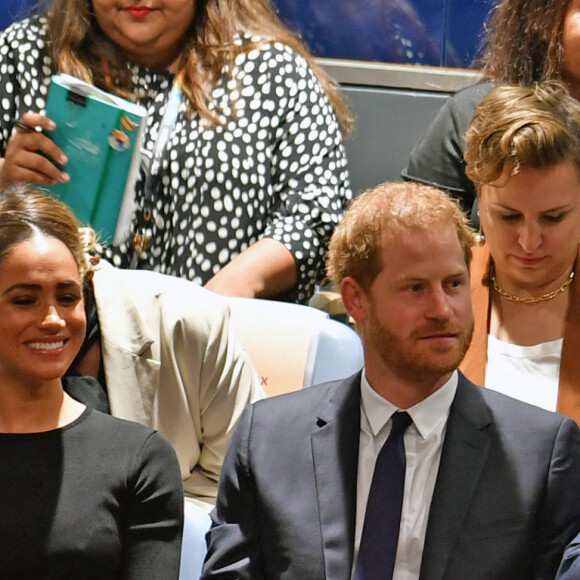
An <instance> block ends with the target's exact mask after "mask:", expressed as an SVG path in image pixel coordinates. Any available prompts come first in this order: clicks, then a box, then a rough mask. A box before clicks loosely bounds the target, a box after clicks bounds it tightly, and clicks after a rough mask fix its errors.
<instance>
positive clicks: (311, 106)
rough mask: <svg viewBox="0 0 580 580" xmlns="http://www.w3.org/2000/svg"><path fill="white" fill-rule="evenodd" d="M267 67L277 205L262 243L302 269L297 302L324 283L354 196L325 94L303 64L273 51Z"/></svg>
mask: <svg viewBox="0 0 580 580" xmlns="http://www.w3.org/2000/svg"><path fill="white" fill-rule="evenodd" d="M264 58H265V60H266V61H268V62H275V63H277V66H276V68H275V69H274V70H273V71H272V75H271V78H270V83H269V87H270V91H271V93H272V94H273V97H272V103H275V104H276V110H275V114H274V115H273V119H274V120H278V119H279V123H278V124H277V126H276V127H274V141H273V147H272V158H271V165H270V167H271V174H272V185H273V189H274V192H275V195H276V197H277V198H278V199H279V205H278V206H277V207H275V208H274V210H273V211H272V213H271V215H270V216H269V219H268V220H267V224H266V228H265V229H264V232H263V233H262V235H261V237H272V238H274V239H276V240H278V241H280V242H282V243H283V244H284V245H285V246H286V247H287V248H288V249H289V250H290V252H292V254H293V255H294V257H295V259H296V264H297V268H298V300H299V301H306V300H308V298H309V297H310V296H311V295H312V293H313V291H314V284H315V283H316V282H319V281H321V280H322V279H323V278H324V260H325V254H326V248H327V244H328V240H329V239H330V236H331V235H332V232H333V230H334V227H335V226H336V224H337V223H338V221H339V220H340V218H341V216H342V213H343V211H344V209H345V204H346V203H347V201H348V200H350V199H351V197H352V193H351V190H350V186H349V182H348V172H347V168H346V157H345V153H344V149H343V145H342V134H341V132H340V128H339V126H338V122H337V119H336V117H335V115H334V111H333V109H332V106H331V105H330V103H329V101H328V99H327V98H326V95H325V93H324V90H323V88H322V86H321V85H320V83H319V82H318V80H317V78H316V76H315V75H314V73H313V72H312V71H311V70H310V68H309V67H308V66H307V64H306V62H305V61H304V59H302V58H300V57H298V56H297V55H295V54H294V53H293V52H292V51H291V50H290V49H288V48H287V47H282V46H280V45H275V47H273V49H272V54H271V55H269V54H268V53H266V54H265V55H264Z"/></svg>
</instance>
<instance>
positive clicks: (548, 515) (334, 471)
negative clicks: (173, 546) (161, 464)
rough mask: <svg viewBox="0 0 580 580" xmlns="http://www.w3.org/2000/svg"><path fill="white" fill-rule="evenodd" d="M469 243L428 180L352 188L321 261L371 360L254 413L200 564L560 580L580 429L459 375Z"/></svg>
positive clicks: (254, 571)
mask: <svg viewBox="0 0 580 580" xmlns="http://www.w3.org/2000/svg"><path fill="white" fill-rule="evenodd" d="M472 243H473V238H472V233H471V231H470V230H469V229H468V228H467V227H466V225H465V218H464V217H463V214H462V212H461V210H460V209H459V208H458V206H457V205H455V203H454V202H452V201H451V200H450V199H449V198H448V197H447V196H446V195H445V194H443V193H441V192H439V191H438V190H435V189H433V188H431V187H427V186H423V185H418V184H413V183H402V184H386V185H383V186H379V187H377V188H375V189H374V190H372V191H369V192H366V193H365V194H363V195H362V196H360V197H359V198H357V199H356V200H355V202H354V203H353V204H352V205H351V207H350V208H349V210H348V211H347V212H346V214H345V217H344V221H343V222H342V223H341V224H340V225H339V227H338V228H337V230H336V232H335V234H334V236H333V238H332V241H331V244H330V253H329V261H328V267H329V274H330V276H331V277H332V278H333V279H334V281H335V282H336V284H337V286H338V287H340V290H341V295H342V298H343V301H344V305H345V307H346V309H347V311H348V312H349V314H350V316H351V317H352V318H353V319H354V320H355V322H356V325H357V328H358V330H359V332H360V334H361V338H362V340H363V344H364V349H365V365H364V369H363V371H362V373H359V374H357V375H355V376H353V377H350V378H348V379H346V380H344V381H338V382H333V383H327V384H325V385H319V386H316V387H313V388H311V389H307V390H303V391H300V392H297V393H293V394H290V395H285V396H282V397H276V398H273V399H269V400H265V401H261V402H258V403H256V404H255V405H254V406H252V407H250V408H249V409H248V410H247V411H246V412H245V416H244V417H243V418H242V421H241V423H240V426H239V428H238V430H237V432H236V433H235V435H234V437H233V439H232V443H231V445H230V448H229V450H228V453H227V455H226V460H225V463H224V467H223V470H222V477H221V480H220V487H219V493H218V500H217V504H216V508H215V510H214V512H213V514H212V518H213V521H214V525H213V527H212V529H211V530H210V532H209V535H208V548H209V549H208V555H207V558H206V563H205V566H204V573H203V578H205V579H207V580H209V579H217V578H240V579H246V578H247V579H250V578H251V579H278V578H280V579H292V580H316V579H324V578H327V579H329V580H330V579H332V580H339V579H340V580H349V579H350V578H355V580H358V579H361V580H362V579H366V578H379V577H380V578H395V579H397V580H410V579H417V578H420V579H421V580H518V579H522V580H523V579H530V578H534V579H546V580H547V579H552V578H554V576H555V574H556V570H557V568H558V564H559V562H560V559H561V557H562V552H563V549H564V547H565V546H566V544H567V543H568V542H569V541H570V540H571V539H572V537H573V536H574V535H575V533H576V532H577V531H578V529H580V493H579V491H578V490H580V433H579V431H578V427H577V426H576V423H574V422H573V421H572V420H570V419H567V418H565V417H563V416H561V415H558V414H555V413H549V412H547V411H543V410H541V409H538V408H536V407H532V406H530V405H527V404H524V403H521V402H519V401H516V400H514V399H510V398H508V397H505V396H503V395H500V394H498V393H496V392H492V391H489V390H486V389H483V388H481V387H477V386H475V385H473V384H472V383H470V382H469V381H468V380H467V379H466V378H465V377H463V376H462V375H461V374H460V373H459V371H457V366H458V364H459V362H460V361H461V359H462V357H463V355H464V353H465V351H466V349H467V347H468V345H469V341H470V338H471V332H472V327H473V323H472V316H471V302H470V294H469V279H468V278H469V276H468V269H469V262H470V259H471V245H472ZM401 419H403V420H401ZM409 423H410V425H409ZM401 425H402V426H401ZM407 425H409V426H407ZM387 449H388V451H385V450H387ZM385 462H387V463H385ZM385 465H386V467H385ZM397 498H398V499H397ZM385 506H388V507H385ZM384 509H387V510H388V513H386V514H383V513H382V512H383V511H384ZM377 515H378V517H377ZM377 546H378V548H377ZM377 572H379V574H378V575H377Z"/></svg>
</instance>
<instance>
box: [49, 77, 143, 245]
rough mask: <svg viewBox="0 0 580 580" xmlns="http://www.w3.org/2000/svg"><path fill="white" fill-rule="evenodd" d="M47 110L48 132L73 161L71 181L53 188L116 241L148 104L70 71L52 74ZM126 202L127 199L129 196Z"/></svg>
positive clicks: (82, 219) (106, 238) (68, 168)
mask: <svg viewBox="0 0 580 580" xmlns="http://www.w3.org/2000/svg"><path fill="white" fill-rule="evenodd" d="M46 115H47V117H49V118H50V119H52V120H53V121H54V122H55V123H56V129H55V130H54V131H50V132H47V135H48V136H50V138H51V139H52V140H53V141H54V142H55V143H56V144H57V145H58V146H59V147H60V149H62V151H63V153H64V154H65V155H66V156H67V157H68V159H69V162H68V164H67V165H66V166H65V167H62V169H63V170H65V171H66V172H67V173H68V174H69V175H70V181H69V182H68V183H59V184H57V185H55V186H52V187H49V188H48V191H49V193H50V194H51V195H53V196H54V197H56V198H57V199H60V200H61V201H62V202H64V203H66V204H67V205H68V206H69V207H70V208H71V209H72V210H73V211H74V212H75V214H76V216H77V218H78V219H79V221H80V222H81V223H83V224H84V225H90V226H91V227H92V228H93V229H94V230H95V231H96V232H97V233H98V234H99V239H100V240H101V241H103V242H108V243H110V242H112V241H113V240H114V239H115V233H116V231H117V222H118V220H119V212H120V211H121V206H122V204H123V200H124V198H125V197H126V196H132V195H133V192H132V191H131V189H132V188H130V187H127V183H128V181H131V180H130V179H129V176H130V175H134V174H135V172H136V171H137V170H138V165H139V149H140V141H141V138H142V128H143V125H144V121H145V109H144V108H143V107H141V106H140V105H136V104H135V103H131V102H130V101H127V100H125V99H122V98H120V97H118V96H116V95H112V94H110V93H107V92H105V91H102V90H100V89H98V88H96V87H94V86H92V85H90V84H89V83H86V82H84V81H82V80H79V79H77V78H75V77H72V76H70V75H65V74H60V75H54V76H53V77H52V79H51V84H50V90H49V93H48V99H47V103H46ZM125 203H127V200H125Z"/></svg>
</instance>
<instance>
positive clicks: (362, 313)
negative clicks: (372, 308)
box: [340, 277, 367, 322]
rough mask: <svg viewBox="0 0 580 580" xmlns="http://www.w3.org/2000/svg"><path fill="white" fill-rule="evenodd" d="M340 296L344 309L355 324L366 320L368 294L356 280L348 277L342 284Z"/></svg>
mask: <svg viewBox="0 0 580 580" xmlns="http://www.w3.org/2000/svg"><path fill="white" fill-rule="evenodd" d="M340 295H341V297H342V303H343V304H344V308H345V309H346V311H347V312H348V314H349V316H350V317H351V318H352V319H353V320H354V321H355V322H362V321H363V320H366V318H367V299H366V293H365V291H364V290H363V289H362V287H361V285H360V284H359V283H358V282H357V281H356V280H355V279H354V278H350V277H347V278H345V279H344V280H343V281H342V282H341V284H340Z"/></svg>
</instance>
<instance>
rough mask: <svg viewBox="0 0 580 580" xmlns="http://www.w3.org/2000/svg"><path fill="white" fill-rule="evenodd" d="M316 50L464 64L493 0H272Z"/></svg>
mask: <svg viewBox="0 0 580 580" xmlns="http://www.w3.org/2000/svg"><path fill="white" fill-rule="evenodd" d="M274 2H275V4H276V5H277V6H278V8H279V11H280V15H281V16H282V18H283V20H284V21H285V22H286V23H287V24H288V25H289V26H290V27H291V28H292V29H293V30H295V31H299V32H300V33H301V34H302V37H303V39H304V40H305V41H306V43H307V44H308V46H309V47H310V49H311V50H312V51H313V52H314V54H316V55H317V56H324V57H329V58H347V59H356V60H371V61H381V62H396V63H405V64H425V65H432V66H450V67H468V66H469V65H470V64H471V62H472V60H473V57H474V55H475V53H476V50H477V49H478V47H479V46H480V44H481V35H482V28H483V22H484V20H485V17H486V16H487V14H488V12H489V10H490V7H491V5H492V0H274Z"/></svg>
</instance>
